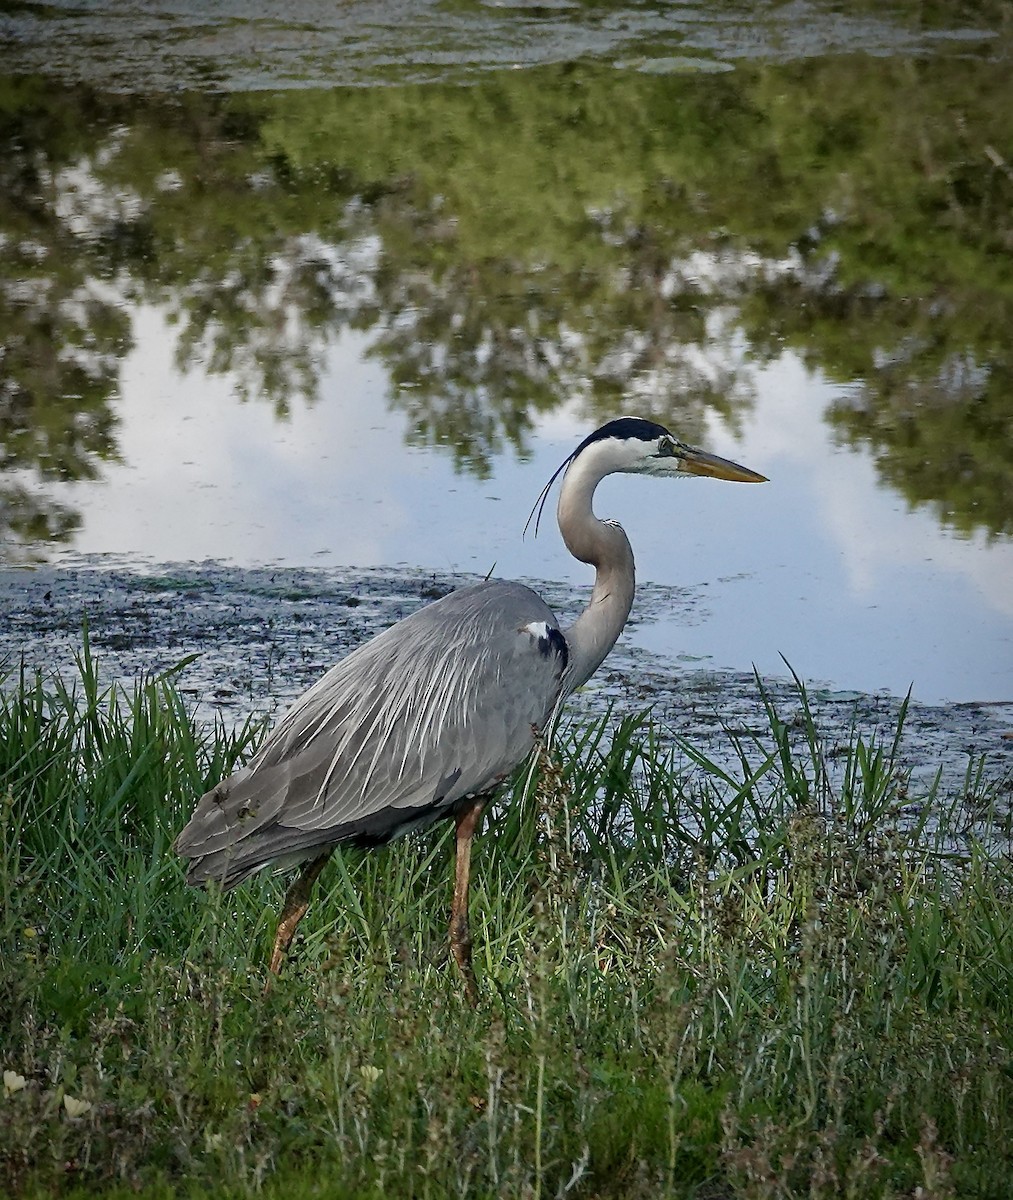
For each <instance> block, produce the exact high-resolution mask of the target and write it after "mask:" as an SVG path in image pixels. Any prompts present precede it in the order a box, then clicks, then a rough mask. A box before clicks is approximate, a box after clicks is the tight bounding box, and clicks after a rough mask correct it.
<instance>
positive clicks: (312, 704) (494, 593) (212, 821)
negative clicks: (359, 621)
mask: <svg viewBox="0 0 1013 1200" xmlns="http://www.w3.org/2000/svg"><path fill="white" fill-rule="evenodd" d="M566 662H567V649H566V642H565V640H564V639H563V635H562V634H561V633H560V632H559V627H558V624H557V623H556V619H555V617H554V616H553V614H552V611H551V609H550V608H549V607H548V606H547V605H546V604H545V602H544V601H543V600H542V599H541V598H540V597H539V596H538V595H537V594H536V593H535V592H533V591H531V590H530V589H529V588H526V587H524V586H523V585H521V584H516V583H504V582H499V581H492V582H487V583H481V584H478V585H476V586H475V587H470V588H465V589H462V590H461V591H458V592H452V593H451V594H450V595H449V596H445V597H443V599H442V600H437V601H436V602H435V603H433V604H430V605H428V606H426V607H425V608H422V609H420V610H419V611H418V612H416V613H414V614H413V615H412V616H410V617H407V618H405V620H403V621H399V622H398V623H397V624H396V625H393V626H391V627H390V628H389V629H387V630H386V631H385V632H383V633H381V634H380V635H379V636H377V637H375V638H373V639H372V641H369V642H367V643H366V644H365V645H364V646H361V647H360V648H359V649H358V650H355V651H353V653H351V654H350V655H348V657H347V658H345V659H343V660H342V661H341V662H340V663H338V664H337V666H335V667H333V668H332V669H331V670H330V671H328V673H327V674H326V675H324V676H323V678H322V679H320V680H319V681H318V682H317V683H316V684H315V685H314V686H313V687H312V688H310V690H309V691H308V692H306V693H305V694H304V695H303V696H302V697H301V698H300V699H299V700H297V701H296V703H295V704H294V705H293V706H292V708H291V709H290V710H289V711H288V713H287V714H286V715H285V716H284V717H283V719H282V720H281V721H280V722H279V724H278V725H277V726H276V727H275V728H274V729H273V730H272V732H271V733H270V735H269V736H268V738H267V740H266V742H265V743H264V745H263V746H262V747H261V749H260V750H259V751H258V753H257V755H256V756H255V757H254V758H253V759H252V760H251V761H250V763H249V764H248V765H247V766H246V767H244V768H243V769H242V770H241V771H238V772H237V773H236V774H235V775H232V776H231V777H230V778H228V779H226V780H224V781H223V782H222V783H220V784H218V786H217V787H215V788H213V789H212V790H211V791H210V792H208V793H207V794H206V795H205V796H204V797H203V798H202V799H201V800H200V802H199V804H198V805H197V808H196V811H195V812H194V815H193V817H192V818H191V820H190V822H189V824H188V825H187V826H186V828H185V829H184V830H183V832H182V833H181V834H180V835H179V837H178V839H177V841H176V850H177V852H178V853H179V854H181V855H183V856H184V857H186V858H190V859H192V860H193V861H192V862H191V864H190V867H189V870H188V873H187V878H188V880H189V881H190V882H191V883H201V882H204V881H206V880H209V879H215V880H219V881H220V882H222V883H223V885H224V886H226V887H231V886H233V885H234V884H236V883H239V882H240V881H241V880H243V879H245V878H246V877H247V876H248V875H250V874H252V873H253V872H254V871H256V870H258V869H259V868H260V867H262V866H264V865H266V864H267V863H269V862H272V861H275V860H281V861H282V863H284V862H297V861H300V860H302V859H306V858H309V857H312V856H314V855H315V854H317V853H321V852H323V850H325V849H327V848H329V847H331V846H333V845H335V844H336V843H338V842H341V841H356V842H359V843H360V844H367V845H368V844H377V843H381V842H385V841H388V840H389V839H390V838H391V837H394V836H396V835H397V834H399V833H402V832H404V831H405V830H407V829H411V828H414V827H416V826H419V825H422V824H426V823H428V822H429V821H431V820H434V819H435V818H436V817H438V816H440V815H443V814H445V813H447V812H449V811H450V810H451V809H453V807H454V806H455V805H456V804H457V803H458V802H459V801H461V800H463V799H464V798H465V797H467V796H472V795H482V794H483V793H486V792H490V791H492V790H493V789H495V788H496V787H497V785H498V784H499V783H501V782H502V781H503V780H504V779H505V778H506V777H507V776H508V775H509V774H510V773H511V772H512V771H513V770H514V768H515V767H516V766H517V765H518V764H519V763H521V762H522V761H523V760H524V759H525V757H526V756H527V755H528V754H529V753H530V751H531V749H532V746H533V745H534V731H535V730H536V729H541V728H542V727H543V726H544V725H545V723H546V722H547V721H548V719H549V717H550V716H551V715H552V711H553V709H554V707H555V705H556V703H557V701H558V699H559V697H560V692H561V681H562V677H563V673H564V671H565V669H566Z"/></svg>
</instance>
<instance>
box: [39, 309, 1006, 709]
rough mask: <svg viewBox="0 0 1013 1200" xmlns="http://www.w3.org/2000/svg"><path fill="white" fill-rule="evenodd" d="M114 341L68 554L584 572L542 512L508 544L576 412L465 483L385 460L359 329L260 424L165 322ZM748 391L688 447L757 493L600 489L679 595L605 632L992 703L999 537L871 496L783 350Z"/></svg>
mask: <svg viewBox="0 0 1013 1200" xmlns="http://www.w3.org/2000/svg"><path fill="white" fill-rule="evenodd" d="M134 332H135V345H134V349H133V350H132V351H131V353H130V354H129V355H128V356H127V358H126V359H125V361H124V364H123V374H122V381H123V382H122V399H121V402H120V404H119V405H118V415H119V418H120V422H121V423H120V430H119V445H120V450H121V458H122V464H121V465H113V466H109V467H108V468H107V469H106V470H105V472H104V478H103V480H102V481H101V482H100V483H68V484H64V485H61V486H60V487H59V488H58V489H57V492H56V495H57V498H59V499H65V500H66V501H68V502H69V503H71V504H72V505H73V506H74V507H76V508H78V509H79V510H80V512H81V514H82V518H83V521H82V528H81V532H80V533H79V535H78V536H77V537H76V539H75V541H74V543H73V549H74V551H75V552H84V553H89V554H91V553H97V554H109V555H116V556H119V555H127V556H131V557H133V556H136V557H137V558H138V559H147V560H149V561H152V562H158V561H189V560H201V559H205V558H210V559H220V560H224V561H229V562H233V563H236V564H239V565H253V564H262V563H272V562H273V563H278V564H285V565H296V566H312V565H337V564H340V565H349V566H370V565H375V566H380V565H396V564H400V563H403V564H407V565H411V566H422V567H429V568H432V569H433V570H438V571H461V572H471V573H477V574H485V573H486V572H487V571H489V570H491V569H493V568H495V572H496V574H498V575H502V576H504V577H508V578H529V579H548V580H559V581H570V582H573V583H575V584H583V583H587V582H588V581H589V572H588V569H587V568H586V567H583V566H582V565H581V564H579V563H575V562H574V561H573V560H572V559H570V557H569V555H568V554H567V553H566V551H565V549H564V548H563V546H562V544H561V542H560V540H559V536H558V533H557V531H556V530H555V528H554V525H553V524H552V523H551V522H547V523H546V524H545V525H543V529H542V532H541V533H540V535H539V537H538V538H537V540H535V539H532V537H531V536H530V534H529V535H528V537H527V538H522V530H523V527H524V522H525V520H526V517H527V513H528V511H529V508H530V505H531V503H532V502H533V501H534V498H535V497H536V496H537V494H538V491H539V489H540V487H541V485H542V483H543V482H544V481H545V479H547V478H548V476H549V475H550V474H551V473H552V471H553V470H554V469H555V467H556V466H557V465H558V463H559V462H560V461H561V460H562V459H563V458H564V457H565V456H566V454H568V453H569V451H570V450H571V449H572V448H573V446H574V445H575V444H576V442H577V441H578V440H579V439H580V438H581V437H583V435H584V434H585V433H586V432H587V428H588V426H587V421H586V418H584V417H583V416H582V415H581V413H580V411H579V407H578V406H575V405H572V406H570V408H569V409H568V408H566V407H564V408H561V409H559V410H557V411H556V412H554V413H553V414H552V415H551V416H548V417H546V418H544V419H543V420H540V421H539V422H538V426H537V429H536V432H535V436H534V437H533V447H534V449H533V453H532V455H531V456H530V458H529V459H528V460H527V461H520V460H516V459H510V458H503V459H498V460H497V461H496V464H495V468H494V471H493V474H492V476H491V478H489V479H485V480H482V479H476V478H475V477H474V476H472V475H469V474H466V473H455V471H454V470H453V467H452V464H451V462H450V461H449V460H448V459H447V458H446V457H445V456H443V455H441V454H438V453H433V452H431V451H427V450H423V449H413V448H411V447H405V445H404V442H403V418H402V416H401V414H400V413H397V412H391V411H390V410H389V408H388V405H387V400H386V398H387V394H388V390H389V382H388V380H387V378H386V375H385V372H384V371H383V370H382V368H381V366H380V365H379V364H378V363H377V362H376V361H375V360H374V359H371V358H370V357H369V356H368V349H369V336H368V335H361V334H356V333H354V332H346V333H345V334H343V335H342V337H341V338H340V339H339V340H338V342H337V343H336V344H335V345H333V346H331V347H330V348H329V349H328V351H327V353H326V360H325V363H324V369H323V372H322V379H321V389H320V398H319V400H318V402H317V403H316V404H315V405H312V406H309V405H305V404H299V405H296V406H295V407H294V408H293V410H292V412H291V416H290V419H289V420H288V421H287V422H286V423H277V422H276V421H275V419H274V417H273V414H272V412H271V410H270V409H269V408H267V407H266V406H257V405H251V404H248V403H242V402H241V401H240V400H239V399H237V395H236V390H235V380H233V379H231V378H230V377H229V376H228V375H222V376H209V375H207V374H206V373H205V372H203V371H202V370H200V369H199V367H196V366H195V367H193V368H191V369H188V370H186V371H183V372H181V371H180V370H179V369H178V367H177V365H176V364H175V363H174V360H173V345H174V341H173V336H172V330H171V327H170V326H168V325H167V323H166V319H165V314H164V313H163V312H160V311H159V310H158V309H156V308H152V307H148V308H145V309H143V310H142V311H139V312H137V313H135V322H134ZM752 378H753V383H754V386H755V397H756V398H755V403H754V406H753V409H752V411H751V412H750V413H749V414H748V415H747V416H746V417H745V419H744V421H743V422H742V427H741V431H740V433H739V434H737V435H733V434H731V433H730V432H729V431H728V430H727V428H726V427H725V426H724V425H723V424H722V422H721V421H720V420H719V419H717V418H715V419H712V420H711V421H710V422H709V425H708V428H707V430H706V443H707V446H708V448H710V449H712V450H714V451H716V452H717V453H719V454H723V455H726V456H730V457H733V458H736V459H738V460H740V461H742V462H744V463H746V464H747V465H749V466H751V467H753V468H755V469H757V470H760V471H762V472H763V473H765V474H767V475H768V476H769V477H770V479H771V482H770V483H769V484H768V485H766V486H764V487H737V486H734V485H731V484H723V483H718V482H716V481H708V480H687V481H685V482H683V481H679V482H674V481H668V482H665V481H657V480H648V479H637V478H624V477H617V478H614V479H610V480H606V481H605V482H604V483H603V484H602V486H601V488H600V489H599V493H598V502H597V508H598V511H599V514H600V515H602V516H612V517H615V518H617V519H618V520H620V521H621V522H622V523H623V525H624V526H625V528H626V529H627V531H628V533H629V534H630V537H631V540H632V541H633V545H634V549H635V552H636V557H637V564H638V573H639V576H640V578H641V579H642V580H651V581H653V582H656V583H661V584H666V585H673V586H676V587H678V588H680V589H685V592H686V603H685V604H684V605H680V606H679V611H678V612H676V613H673V614H671V616H666V615H665V614H660V615H659V614H656V613H652V614H651V619H649V620H647V621H644V622H639V623H636V624H635V625H634V626H633V627H632V628H631V629H630V631H629V632H628V634H627V635H626V636H627V637H629V638H631V639H632V640H633V641H634V642H635V643H636V644H639V645H641V646H643V647H644V648H646V649H649V650H651V651H654V652H657V653H659V654H663V655H666V656H670V657H672V659H673V660H674V665H675V667H676V669H677V668H678V664H687V665H688V664H695V665H707V666H714V667H719V668H735V669H746V670H748V669H749V667H750V665H751V664H755V665H756V666H757V668H759V669H760V670H761V671H762V672H764V673H772V674H783V673H784V671H785V668H784V664H783V662H782V661H781V658H780V656H781V655H784V657H785V658H786V659H787V660H788V661H789V662H790V663H791V664H792V666H793V667H794V668H795V669H796V670H797V671H798V672H799V673H800V674H802V675H803V676H804V677H805V678H806V679H808V680H811V681H815V682H817V683H825V684H827V685H829V686H831V687H833V688H835V689H839V690H849V689H854V690H861V691H875V690H879V689H885V690H888V691H890V692H893V693H903V692H904V691H906V689H907V687H908V686H909V685H913V687H914V694H915V696H916V697H917V698H919V699H921V700H923V701H927V702H935V701H941V700H990V699H993V700H998V699H1008V698H1009V694H1010V663H1011V662H1013V589H1011V588H1010V586H1009V581H1010V579H1013V546H1011V545H1010V543H1009V542H1008V541H998V542H994V543H993V544H991V545H989V544H987V543H986V541H985V539H984V538H983V537H980V536H977V537H969V538H958V537H956V536H954V535H953V534H952V533H949V532H946V531H944V530H942V529H940V527H939V526H938V524H937V523H936V522H935V521H934V520H933V519H932V517H931V516H930V515H929V514H927V513H925V512H920V511H916V512H909V511H908V510H907V506H906V505H905V504H904V503H903V501H902V500H900V499H899V498H898V497H897V496H896V495H895V494H893V493H891V492H890V491H888V490H883V489H881V488H879V487H877V486H876V479H875V472H874V468H873V464H872V460H871V456H870V455H868V454H867V453H863V452H862V451H854V450H844V449H839V448H836V447H835V446H834V445H833V443H832V439H831V437H830V435H829V431H828V427H827V425H826V423H825V421H824V420H823V413H824V410H825V409H826V406H827V405H828V404H830V403H831V402H832V401H833V400H834V399H835V398H836V397H837V396H838V394H839V391H840V389H839V387H836V386H831V385H828V384H827V383H826V382H824V381H822V380H821V379H820V378H819V377H817V376H815V375H814V374H813V373H811V372H809V371H808V370H807V369H806V368H805V367H804V366H803V365H802V364H801V363H800V362H799V360H798V358H797V356H795V355H794V354H792V353H790V352H786V353H785V354H784V355H783V356H782V357H781V358H780V359H778V360H776V361H774V362H772V363H770V364H769V365H767V366H765V367H763V368H762V369H759V370H756V371H754V372H753V374H752ZM634 615H635V616H636V613H635V614H634Z"/></svg>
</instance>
